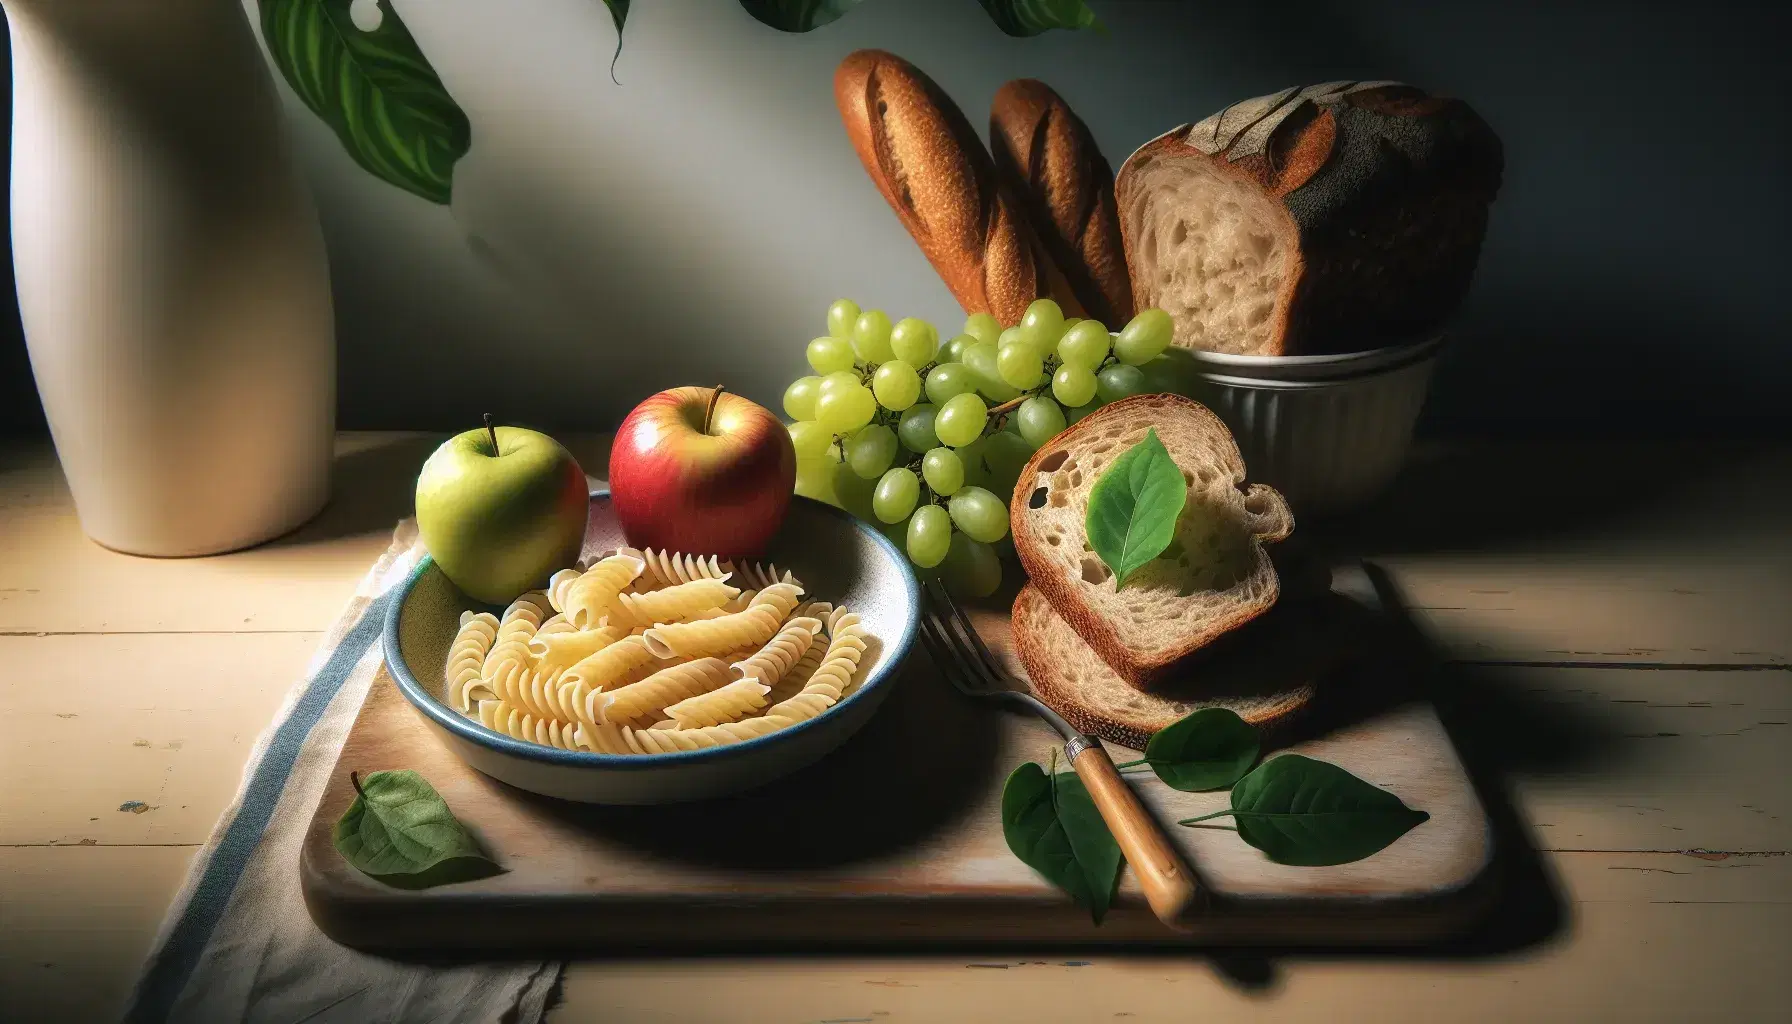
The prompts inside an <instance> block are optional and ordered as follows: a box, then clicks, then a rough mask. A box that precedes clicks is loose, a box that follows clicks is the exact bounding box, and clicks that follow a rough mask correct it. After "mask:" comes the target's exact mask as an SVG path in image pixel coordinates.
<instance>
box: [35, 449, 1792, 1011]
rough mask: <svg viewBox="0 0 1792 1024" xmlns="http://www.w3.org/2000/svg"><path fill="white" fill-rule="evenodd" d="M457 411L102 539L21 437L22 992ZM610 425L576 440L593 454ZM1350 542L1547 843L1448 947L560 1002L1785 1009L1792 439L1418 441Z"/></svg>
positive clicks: (1344, 543) (795, 969)
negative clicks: (214, 513)
mask: <svg viewBox="0 0 1792 1024" xmlns="http://www.w3.org/2000/svg"><path fill="white" fill-rule="evenodd" d="M435 440H436V439H435V438H432V437H427V436H421V435H411V434H350V435H344V436H343V438H342V440H341V446H340V458H339V467H338V468H339V473H338V482H337V491H336V495H337V497H336V500H335V502H334V503H333V504H332V505H331V507H330V508H329V509H327V510H326V511H325V513H324V514H323V516H322V517H320V518H319V519H318V520H317V521H315V522H313V523H312V524H310V525H308V526H307V527H305V528H304V529H302V530H301V531H300V532H299V533H297V534H295V535H293V536H291V537H289V538H286V539H283V540H281V541H278V542H275V543H274V544H271V545H268V546H266V547H263V548H259V549H257V550H254V551H248V552H243V553H239V554H234V555H228V556H223V557H217V558H207V559H192V560H182V561H161V560H151V559H140V558H132V557H129V556H124V555H118V554H115V553H112V552H109V551H106V550H103V549H101V548H99V547H98V546H97V545H94V544H92V543H91V542H89V541H87V540H85V539H84V538H83V537H82V535H81V532H80V529H79V526H78V524H77V522H76V520H75V516H74V511H73V508H72V506H71V503H70V500H69V495H68V492H67V488H66V486H65V485H64V483H63V479H62V476H61V474H60V472H59V471H58V469H57V466H56V462H55V458H54V455H53V454H52V452H51V451H50V448H49V445H48V444H47V443H45V442H42V441H35V440H33V441H26V442H14V443H11V444H8V445H6V446H5V447H4V449H3V450H0V666H4V668H3V669H0V691H3V692H4V695H5V698H6V705H7V707H8V713H7V714H6V715H4V716H3V717H0V778H4V780H5V791H4V792H5V795H4V796H3V797H0V1007H4V1008H5V1011H6V1013H5V1016H6V1018H7V1019H8V1020H59V1021H80V1020H90V1019H111V1018H112V1017H113V1016H115V1014H116V1012H117V1008H118V1007H119V1005H120V1004H121V1001H122V1000H123V998H124V997H125V995H126V993H127V990H128V987H129V985H130V983H131V980H132V978H133V977H134V975H135V972H136V970H137V968H138V965H139V963H140V961H141V959H142V957H143V955H144V953H145V952H146V950H147V949H148V946H149V943H150V941H151V939H152V937H153V934H154V931H155V928H156V926H157V924H158V922H159V921H160V919H161V916H162V913H163V911H164V909H165V907H166V906H167V903H168V901H169V899H170V897H171V896H172V895H173V893H174V891H175V888H176V887H177V886H178V885H179V883H180V881H181V879H182V877H183V874H184V872H185V871H186V868H187V864H188V862H189V860H190V859H191V858H192V856H193V854H194V852H195V851H196V849H197V848H198V846H199V844H201V843H202V842H204V840H205V837H206V835H207V833H208V831H209V830H210V828H211V826H212V823H213V822H214V821H215V820H216V818H217V817H218V815H219V813H220V812H221V811H222V809H223V808H224V806H225V804H226V803H227V802H228V800H229V799H230V797H231V794H232V793H233V791H234V789H235V787H236V785H237V781H238V778H239V774H240V771H241V768H242V765H243V761H244V759H245V757H246V756H247V754H248V751H249V747H250V745H251V744H252V743H253V741H254V739H255V737H256V735H257V734H258V733H259V732H260V731H261V729H262V728H263V727H264V726H265V725H266V724H267V723H268V721H269V720H270V719H271V717H272V716H273V714H274V711H275V709H276V707H277V706H278V705H279V703H280V701H281V698H282V696H283V695H284V694H285V693H286V691H287V690H288V688H289V687H290V686H291V685H292V684H293V682H294V680H296V679H297V678H298V677H299V676H300V675H301V674H302V672H303V670H304V668H305V664H306V662H307V660H308V659H309V658H310V656H311V654H312V652H313V650H314V648H315V646H316V644H317V642H318V639H319V637H320V636H321V631H322V630H323V629H324V628H325V627H326V626H327V625H328V624H329V623H330V621H331V620H332V619H333V618H334V617H335V615H336V614H337V613H338V611H339V609H340V608H341V606H342V605H343V604H344V603H345V602H346V600H347V599H348V597H349V594H350V592H351V591H352V589H353V587H354V584H355V582H356V580H357V579H359V577H360V576H361V574H362V572H363V571H364V570H365V569H366V567H367V566H368V565H369V564H370V563H371V562H372V560H373V559H374V557H375V556H376V555H377V554H378V553H379V552H380V551H381V550H382V549H383V548H384V547H385V545H386V543H387V539H388V536H389V532H390V529H391V526H392V524H393V523H394V521H396V520H397V519H398V518H399V517H400V516H402V515H404V514H406V513H407V512H408V511H409V499H410V495H409V490H410V486H411V482H412V480H413V479H414V476H415V472H416V468H417V466H418V465H419V464H420V463H421V461H422V459H423V458H424V456H425V455H426V454H427V453H428V451H429V450H430V448H431V447H433V444H434V443H435ZM603 444H604V442H603V439H601V438H589V439H582V440H581V441H579V442H578V443H575V444H574V445H573V446H572V447H573V448H574V450H575V452H576V453H577V454H579V455H580V456H581V461H582V462H584V464H585V465H586V466H588V467H596V468H601V467H602V466H603V465H604V459H603V452H604V447H603ZM1304 532H1305V533H1306V534H1307V535H1309V536H1315V535H1316V536H1318V537H1319V538H1320V539H1322V540H1323V541H1324V542H1325V544H1326V546H1327V547H1328V549H1331V550H1335V551H1342V552H1350V553H1358V554H1363V555H1366V556H1372V557H1373V558H1375V559H1376V560H1377V561H1378V562H1379V563H1380V564H1381V565H1383V566H1384V567H1386V568H1387V570H1388V571H1389V572H1390V574H1391V575H1392V577H1393V579H1394V581H1395V582H1396V584H1397V585H1398V588H1399V590H1400V591H1401V593H1402V594H1403V595H1404V598H1405V600H1406V602H1407V605H1408V609H1407V610H1408V613H1409V614H1410V616H1411V618H1412V620H1413V621H1414V623H1415V625H1416V626H1417V627H1418V629H1419V630H1420V631H1421V632H1422V633H1423V634H1424V635H1425V636H1426V637H1428V638H1429V640H1430V641H1431V642H1432V643H1433V645H1434V646H1435V648H1436V650H1437V651H1438V652H1439V654H1440V655H1441V657H1443V658H1444V659H1445V660H1446V663H1445V664H1444V666H1443V668H1442V669H1441V671H1440V679H1439V681H1438V696H1439V700H1440V704H1442V705H1444V706H1445V708H1446V711H1447V712H1448V715H1447V717H1448V718H1449V721H1450V724H1451V726H1452V729H1453V731H1454V733H1455V735H1456V738H1457V739H1458V742H1459V743H1460V744H1461V745H1462V747H1463V748H1464V750H1465V754H1466V756H1467V757H1468V758H1469V759H1470V760H1471V762H1472V764H1473V765H1476V766H1478V769H1479V770H1480V771H1481V772H1483V773H1484V774H1485V777H1487V778H1490V779H1493V780H1495V781H1496V783H1497V785H1498V786H1500V787H1501V789H1503V791H1504V793H1505V795H1506V797H1507V798H1508V799H1509V800H1510V803H1511V805H1512V806H1513V807H1514V808H1516V812H1517V817H1518V819H1519V820H1518V821H1516V822H1514V823H1513V825H1514V827H1516V828H1518V829H1520V830H1522V832H1523V834H1525V835H1526V837H1527V838H1528V840H1529V843H1530V845H1532V846H1534V847H1535V848H1536V849H1537V850H1538V851H1541V852H1540V854H1539V856H1537V857H1536V858H1534V861H1535V863H1534V864H1533V865H1532V866H1531V867H1530V868H1529V869H1528V870H1531V871H1532V873H1533V874H1534V875H1535V877H1534V878H1532V879H1530V882H1531V883H1532V884H1529V885H1527V886H1524V887H1523V888H1522V891H1523V892H1524V893H1526V895H1525V896H1524V897H1523V898H1521V899H1514V900H1512V901H1509V902H1510V903H1511V905H1510V906H1507V907H1505V908H1503V909H1502V913H1501V914H1500V915H1499V917H1498V919H1497V920H1496V921H1495V922H1494V923H1493V924H1492V925H1490V927H1489V928H1488V929H1487V931H1486V934H1485V935H1482V936H1479V937H1477V938H1476V939H1475V940H1474V941H1472V942H1469V943H1466V944H1461V945H1458V946H1453V947H1451V948H1448V949H1439V950H1435V951H1432V952H1428V953H1426V954H1423V955H1413V954H1411V953H1404V954H1399V955H1394V954H1383V955H1376V954H1357V955H1351V956H1318V955H1312V954H1303V953H1301V952H1298V951H1288V952H1286V953H1279V954H1276V955H1272V956H1267V957H1262V956H1251V957H1233V956H1227V957H1221V958H1217V959H1216V958H1213V957H1202V956H1196V955H1186V954H1185V955H1176V956H1150V957H1145V956H1133V957H1129V956H1117V955H1110V954H1105V953H1102V954H1093V955H1090V956H1088V957H1087V958H1085V959H1065V958H1062V957H1051V958H1046V959H1037V958H1032V957H1028V958H1020V957H1011V958H1004V957H1001V956H987V955H981V954H980V955H975V956H963V955H956V956H955V955H939V956H924V957H904V958H881V959H866V958H856V957H855V958H851V959H846V958H826V957H811V958H776V959H770V958H768V959H696V960H634V961H606V962H584V963H578V964H575V965H573V966H572V967H571V968H570V969H569V970H568V972H567V977H566V981H565V986H564V993H563V994H564V1002H563V1004H562V1005H560V1006H559V1007H558V1008H557V1009H556V1010H554V1011H553V1012H552V1013H551V1014H550V1015H549V1016H550V1020H552V1021H555V1022H557V1024H563V1022H568V1021H585V1020H590V1021H602V1022H604V1024H632V1022H678V1021H715V1022H727V1021H743V1022H744V1021H753V1022H759V1021H765V1022H801V1021H810V1022H814V1021H832V1022H836V1024H843V1022H849V1021H850V1022H864V1024H871V1022H877V1024H883V1022H890V1024H898V1022H904V1021H916V1022H921V1021H924V1022H930V1024H931V1022H942V1021H992V1020H1035V1021H1097V1020H1100V1021H1107V1020H1126V1021H1141V1022H1144V1021H1171V1020H1176V1021H1182V1020H1188V1019H1191V1018H1192V1017H1193V1016H1194V1015H1195V1014H1199V1016H1200V1018H1201V1019H1203V1020H1209V1021H1234V1020H1237V1021H1256V1020H1276V1021H1290V1022H1293V1021H1309V1020H1310V1021H1356V1020H1362V1021H1383V1020H1395V1019H1402V1018H1405V1019H1422V1020H1474V1021H1482V1020H1484V1021H1500V1022H1504V1021H1512V1020H1571V1021H1600V1020H1614V1021H1617V1020H1623V1021H1656V1020H1659V1021H1686V1020H1717V1019H1722V1020H1730V1021H1751V1020H1776V1021H1777V1020H1783V1019H1784V1017H1783V1016H1782V1015H1783V1014H1784V1012H1785V1007H1786V1006H1787V1005H1788V1004H1792V971H1787V970H1786V963H1787V960H1788V956H1789V955H1792V858H1788V856H1787V851H1789V850H1792V724H1789V723H1792V446H1789V445H1784V444H1780V445H1772V444H1764V443H1763V444H1751V443H1736V444H1728V445H1721V444H1704V445H1696V444H1655V445H1606V444H1591V443H1589V444H1561V443H1547V444H1544V443H1531V444H1516V443H1513V444H1497V445H1495V444H1477V445H1463V444H1458V445H1453V446H1450V447H1435V448H1428V449H1425V450H1423V451H1421V452H1420V453H1419V455H1418V456H1417V457H1416V458H1415V460H1414V464H1413V465H1412V466H1411V467H1409V470H1408V472H1407V473H1406V475H1405V476H1403V478H1402V480H1401V482H1400V483H1399V484H1398V485H1397V486H1396V488H1395V492H1394V493H1393V494H1391V495H1389V496H1388V498H1387V499H1386V500H1385V501H1383V502H1381V503H1380V504H1379V505H1378V506H1377V508H1376V509H1375V510H1373V511H1372V512H1370V513H1366V514H1364V515H1362V516H1359V517H1357V518H1356V519H1355V520H1353V521H1351V522H1347V523H1335V524H1326V525H1323V526H1314V525H1313V524H1307V526H1306V527H1305V528H1304Z"/></svg>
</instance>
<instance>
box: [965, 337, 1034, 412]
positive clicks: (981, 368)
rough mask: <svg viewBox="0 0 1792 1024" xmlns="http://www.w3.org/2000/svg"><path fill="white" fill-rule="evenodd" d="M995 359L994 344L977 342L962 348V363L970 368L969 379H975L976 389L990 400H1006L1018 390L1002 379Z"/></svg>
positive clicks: (1016, 393)
mask: <svg viewBox="0 0 1792 1024" xmlns="http://www.w3.org/2000/svg"><path fill="white" fill-rule="evenodd" d="M996 360H997V356H996V347H995V346H994V345H986V344H984V343H983V342H978V343H977V344H975V345H972V346H971V347H969V348H967V349H965V350H964V365H965V366H966V367H967V368H969V369H970V371H971V379H972V380H973V381H976V383H977V390H978V391H981V392H983V394H984V395H985V396H987V397H988V398H989V399H990V400H991V401H996V402H1006V401H1007V400H1009V399H1010V398H1013V397H1015V396H1016V395H1018V394H1020V392H1019V391H1017V390H1016V389H1015V388H1014V387H1013V385H1011V384H1009V383H1008V382H1007V381H1005V380H1003V379H1002V375H1001V371H1000V370H999V368H998V367H997V365H996Z"/></svg>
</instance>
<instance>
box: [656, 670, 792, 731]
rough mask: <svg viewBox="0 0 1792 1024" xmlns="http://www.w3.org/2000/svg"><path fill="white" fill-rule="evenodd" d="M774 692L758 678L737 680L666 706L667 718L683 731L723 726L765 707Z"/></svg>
mask: <svg viewBox="0 0 1792 1024" xmlns="http://www.w3.org/2000/svg"><path fill="white" fill-rule="evenodd" d="M770 689H771V687H769V686H767V685H765V684H764V683H762V682H760V681H759V680H757V679H737V680H735V681H734V682H732V683H729V684H728V685H727V686H723V687H718V688H717V689H714V690H711V691H709V692H708V693H700V694H698V695H697V696H695V697H686V698H685V699H684V700H681V701H679V702H678V703H676V704H668V705H666V709H665V711H666V717H667V718H670V719H671V720H672V721H673V722H674V723H676V726H677V728H680V729H701V728H704V727H705V726H710V725H721V724H722V723H723V722H732V721H734V720H735V719H737V718H744V717H745V716H746V715H748V714H749V713H751V712H754V711H758V710H759V709H760V708H762V707H765V694H766V691H768V690H770Z"/></svg>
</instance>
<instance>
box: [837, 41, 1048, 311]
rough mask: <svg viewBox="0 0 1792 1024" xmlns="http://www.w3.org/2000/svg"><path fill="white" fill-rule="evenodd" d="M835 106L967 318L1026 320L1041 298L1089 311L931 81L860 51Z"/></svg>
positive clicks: (875, 179) (845, 71) (887, 56)
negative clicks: (982, 315)
mask: <svg viewBox="0 0 1792 1024" xmlns="http://www.w3.org/2000/svg"><path fill="white" fill-rule="evenodd" d="M834 102H835V104H836V105H837V106H839V108H840V120H841V122H842V123H843V124H844V125H845V126H846V135H847V138H849V139H850V140H851V141H852V147H853V150H854V151H855V152H857V153H858V155H859V162H860V163H862V164H864V165H865V172H866V173H867V174H869V175H870V176H871V181H872V183H873V184H875V185H876V186H877V190H878V191H879V192H880V193H882V194H883V197H884V200H885V201H886V202H888V203H889V204H890V208H891V209H892V210H894V211H896V217H897V219H898V220H900V221H901V222H902V226H903V227H905V228H907V229H908V232H909V234H910V235H912V236H914V239H915V241H916V242H917V243H918V244H919V245H920V247H921V251H922V253H924V254H925V255H926V256H927V260H928V262H929V263H932V264H933V268H934V269H935V270H936V271H938V272H939V275H940V277H941V279H943V280H944V281H945V282H946V287H947V288H949V289H951V291H952V294H953V296H954V297H956V298H957V299H958V303H959V305H961V306H963V307H964V310H965V312H966V313H990V314H993V315H994V316H995V317H996V319H997V320H999V321H1001V322H1002V323H1003V324H1017V323H1019V322H1020V319H1021V316H1022V315H1023V314H1025V313H1026V311H1027V306H1028V305H1029V304H1030V303H1032V301H1033V300H1034V299H1036V298H1039V297H1040V296H1041V295H1049V296H1051V297H1052V298H1055V299H1058V301H1059V304H1060V305H1065V306H1067V307H1075V308H1077V309H1079V310H1080V307H1078V306H1076V305H1075V300H1074V297H1073V296H1072V295H1071V293H1070V289H1069V286H1068V284H1067V283H1064V281H1063V276H1062V275H1061V274H1059V273H1058V272H1057V271H1056V269H1055V268H1053V267H1052V266H1051V263H1050V260H1048V259H1047V258H1046V256H1045V253H1044V251H1043V249H1041V248H1040V245H1039V242H1038V240H1037V239H1036V238H1035V237H1034V236H1033V232H1032V230H1031V229H1030V228H1029V227H1028V226H1027V223H1026V221H1025V220H1024V219H1023V218H1022V216H1021V215H1020V212H1019V210H1018V209H1016V207H1015V203H1014V200H1013V199H1012V198H1010V197H1009V196H1007V195H1006V194H1004V193H1003V192H1002V190H1001V188H1000V187H999V185H998V184H997V181H996V172H995V166H994V165H993V164H992V163H991V162H990V159H989V154H988V153H987V152H986V151H985V150H984V148H983V143H982V141H981V140H979V139H978V138H977V133H976V132H975V131H974V130H973V129H972V128H971V124H970V122H969V121H967V120H965V116H964V113H963V112H962V111H960V110H959V109H958V107H957V106H956V105H954V104H953V102H952V100H951V99H950V98H949V97H948V96H947V95H946V94H945V93H944V92H943V91H941V89H940V87H939V86H938V85H935V84H934V82H933V80H932V79H930V78H928V77H927V76H926V75H924V74H922V73H921V71H920V70H919V69H917V68H916V67H915V66H914V65H912V64H910V63H909V62H907V61H905V60H903V59H902V58H901V57H898V56H896V55H895V54H891V53H885V52H884V51H882V50H858V51H855V52H853V53H851V54H848V55H847V57H846V59H845V60H843V61H841V62H840V67H839V69H838V70H836V71H835V72H834ZM1067 312H1068V308H1067ZM1079 315H1080V314H1079Z"/></svg>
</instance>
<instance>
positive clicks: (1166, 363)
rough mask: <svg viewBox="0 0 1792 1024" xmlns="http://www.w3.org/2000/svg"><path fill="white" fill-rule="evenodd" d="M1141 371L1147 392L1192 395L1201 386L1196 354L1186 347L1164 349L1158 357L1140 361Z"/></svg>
mask: <svg viewBox="0 0 1792 1024" xmlns="http://www.w3.org/2000/svg"><path fill="white" fill-rule="evenodd" d="M1139 372H1140V373H1142V374H1144V375H1145V386H1144V388H1143V390H1144V391H1145V392H1147V393H1153V394H1154V393H1157V392H1162V391H1168V392H1170V393H1171V394H1176V395H1189V396H1191V397H1192V396H1194V395H1195V394H1196V389H1197V388H1199V387H1200V382H1201V378H1200V371H1199V370H1198V369H1197V367H1196V364H1195V357H1194V354H1193V353H1191V352H1190V351H1189V350H1188V349H1186V348H1167V349H1164V351H1163V354H1161V355H1159V356H1158V357H1157V358H1156V359H1152V360H1150V361H1148V362H1144V363H1140V364H1139Z"/></svg>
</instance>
